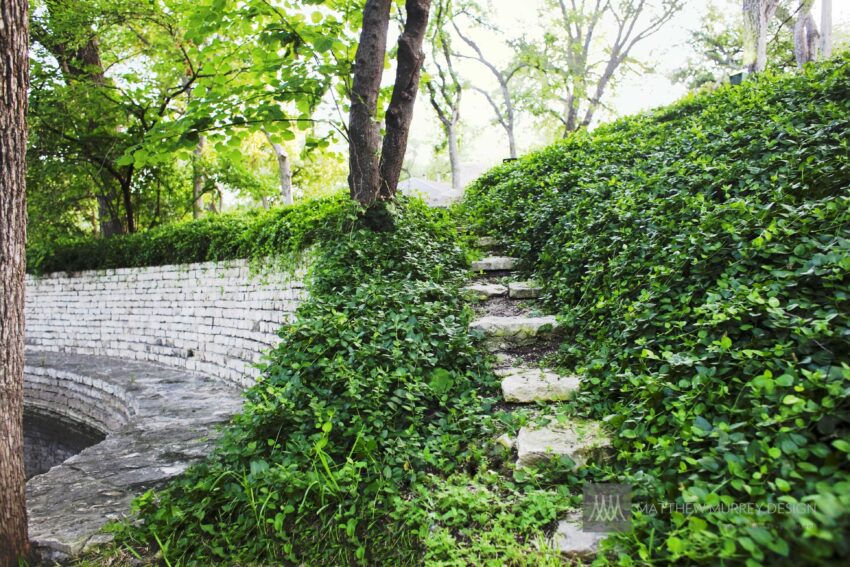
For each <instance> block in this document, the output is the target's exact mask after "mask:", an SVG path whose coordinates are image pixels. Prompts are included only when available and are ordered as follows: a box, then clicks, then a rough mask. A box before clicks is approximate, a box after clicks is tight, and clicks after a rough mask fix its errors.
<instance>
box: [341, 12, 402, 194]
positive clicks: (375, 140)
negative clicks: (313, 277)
mask: <svg viewBox="0 0 850 567" xmlns="http://www.w3.org/2000/svg"><path fill="white" fill-rule="evenodd" d="M391 4H392V0H367V1H366V6H365V7H364V8H363V29H362V31H361V32H360V44H359V45H358V46H357V53H356V54H355V56H354V80H353V83H352V88H351V111H350V112H349V117H348V136H349V151H348V153H349V158H348V166H349V174H348V186H349V188H350V190H351V198H352V199H354V200H356V201H359V202H360V203H363V204H370V203H372V202H373V201H375V200H376V199H377V198H378V194H379V190H380V184H381V178H380V169H379V163H380V151H381V130H380V126H379V125H378V123H377V122H376V121H375V116H376V115H377V112H378V92H379V90H380V88H381V77H382V76H383V73H384V55H385V54H386V51H387V28H388V27H389V21H390V5H391Z"/></svg>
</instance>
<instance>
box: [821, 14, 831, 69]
mask: <svg viewBox="0 0 850 567" xmlns="http://www.w3.org/2000/svg"><path fill="white" fill-rule="evenodd" d="M820 10H821V11H820V51H821V54H822V56H823V58H824V59H829V58H830V57H832V0H823V1H822V2H821V8H820Z"/></svg>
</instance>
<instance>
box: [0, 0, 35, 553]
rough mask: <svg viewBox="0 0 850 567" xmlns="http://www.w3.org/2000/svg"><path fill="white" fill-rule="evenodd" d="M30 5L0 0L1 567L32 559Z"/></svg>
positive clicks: (24, 2) (14, 0)
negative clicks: (28, 444) (27, 379)
mask: <svg viewBox="0 0 850 567" xmlns="http://www.w3.org/2000/svg"><path fill="white" fill-rule="evenodd" d="M28 21H29V20H28V17H27V0H2V2H0V166H2V172H3V174H2V175H0V288H2V293H0V342H2V344H0V365H2V374H0V567H12V566H17V565H18V564H19V560H24V559H26V558H27V556H28V555H29V543H28V541H27V509H26V480H25V473H24V441H23V408H24V269H25V266H26V262H25V252H24V245H25V241H26V219H27V217H26V193H25V182H26V181H25V180H26V175H25V174H26V139H27V124H26V109H27V81H28V69H29V60H28V59H27V48H28V46H29V37H28Z"/></svg>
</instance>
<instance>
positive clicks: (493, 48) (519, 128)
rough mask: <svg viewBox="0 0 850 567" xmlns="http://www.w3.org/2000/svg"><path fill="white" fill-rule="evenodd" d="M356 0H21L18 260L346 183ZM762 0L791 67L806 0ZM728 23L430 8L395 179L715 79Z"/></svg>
mask: <svg viewBox="0 0 850 567" xmlns="http://www.w3.org/2000/svg"><path fill="white" fill-rule="evenodd" d="M361 4H362V2H358V1H357V0H329V1H316V0H304V1H298V0H278V1H274V2H272V1H267V0H247V1H246V2H238V3H237V2H232V1H229V0H201V1H197V2H186V1H183V0H145V1H141V2H139V1H128V0H87V1H85V2H71V1H69V0H35V1H34V2H33V3H32V15H31V19H32V34H31V38H32V49H31V62H32V80H31V94H30V111H29V116H30V119H29V120H30V142H29V151H28V181H29V182H28V199H29V203H28V213H29V219H30V221H29V242H30V250H31V251H32V252H31V254H36V255H37V254H38V252H37V249H38V248H39V247H40V246H44V245H46V244H47V243H55V242H57V241H60V240H67V239H74V238H79V237H87V236H104V237H108V236H111V235H114V234H121V233H133V232H139V231H145V230H149V229H151V228H153V227H156V226H159V225H162V224H168V223H173V222H179V221H183V220H186V219H190V218H193V217H194V218H198V217H200V216H203V215H212V214H219V213H221V212H224V211H227V210H233V209H240V208H242V209H244V208H249V209H250V208H268V207H269V206H271V205H273V204H276V203H282V204H288V203H291V202H293V200H301V199H308V198H312V197H316V196H320V195H323V194H328V193H332V192H334V191H337V190H339V189H342V188H343V187H345V185H346V176H347V170H348V167H347V163H346V159H345V152H346V147H345V144H346V142H347V139H348V136H347V127H346V124H345V123H346V118H347V115H348V109H349V106H348V104H349V103H348V94H349V91H350V86H351V85H350V82H351V79H350V70H351V66H352V63H353V58H354V51H355V49H356V41H357V32H358V30H359V28H360V21H359V19H360V18H362V11H361V8H362V6H361ZM768 4H770V2H768ZM773 4H775V6H774V10H775V12H776V14H775V17H772V18H770V19H769V22H768V31H767V38H768V41H767V48H768V51H769V55H770V56H769V59H768V61H769V64H770V65H771V66H774V67H778V68H792V67H794V66H795V64H796V60H795V53H794V33H793V32H794V29H795V26H796V22H798V21H801V20H803V18H802V15H803V14H804V13H811V10H812V7H813V6H812V4H813V3H812V2H803V3H802V4H801V3H799V2H798V1H797V0H786V1H783V2H778V3H776V2H774V3H773ZM814 8H816V9H817V8H818V7H817V6H814ZM402 13H403V12H402V11H401V10H398V11H397V12H396V18H397V21H398V25H399V26H400V25H401V21H400V20H401V18H402V15H401V14H402ZM815 15H816V16H817V14H815ZM845 16H848V14H845V13H844V12H843V11H842V9H841V8H840V7H839V8H838V9H837V11H836V16H835V22H834V24H833V26H832V27H833V30H834V31H833V40H832V41H833V43H835V44H841V43H842V42H843V41H844V37H845V36H846V32H847V22H846V19H847V18H846V17H845ZM743 22H744V17H743V14H742V12H741V10H740V5H739V3H738V2H729V1H724V0H712V1H709V2H688V3H684V2H681V1H679V0H657V1H654V2H649V1H638V0H621V1H618V2H609V1H602V0H584V1H582V2H565V1H563V0H535V1H534V2H530V3H527V4H526V3H524V6H523V9H522V11H521V12H520V11H519V10H518V8H517V6H516V5H514V4H513V3H505V2H494V1H492V0H489V1H488V0H440V1H438V2H435V5H434V6H433V8H432V17H431V24H430V29H429V32H428V36H429V37H428V38H427V41H426V52H427V53H426V61H425V63H424V72H423V80H422V84H421V91H422V96H421V97H420V100H419V102H418V105H417V107H416V115H415V118H414V125H413V128H412V131H413V138H412V140H411V147H410V149H409V151H408V156H407V161H406V166H405V171H404V172H403V175H402V178H403V179H404V178H406V177H411V176H417V177H426V178H430V179H436V180H440V179H445V180H446V181H448V180H451V184H452V185H453V186H454V187H455V188H459V187H460V186H462V185H464V184H465V183H467V182H468V181H470V180H471V178H472V177H474V176H475V175H476V174H479V173H481V172H482V171H483V170H484V169H486V168H487V167H489V166H492V165H494V164H496V163H498V162H500V161H501V160H502V159H504V158H509V157H516V156H517V155H519V154H520V153H523V152H527V151H528V150H530V149H534V148H538V147H542V146H544V145H546V144H548V143H551V142H552V141H555V140H556V139H558V138H561V137H563V136H565V135H566V134H567V133H569V132H571V131H574V130H576V129H579V128H584V127H593V126H594V125H596V124H597V123H599V121H600V120H601V119H609V118H611V117H614V116H617V115H620V114H623V113H628V112H634V111H637V110H642V109H644V108H647V107H650V106H657V105H659V104H661V103H666V102H670V101H671V100H673V99H674V98H676V97H679V96H681V95H682V94H684V93H685V92H686V91H687V90H688V89H690V90H700V89H710V88H712V87H714V86H716V85H718V84H721V83H723V82H725V81H726V80H727V78H728V76H729V75H730V74H733V73H735V72H737V71H739V70H740V69H742V68H743V67H744V64H743V61H742V59H743V55H744V43H745V42H744V33H743V32H744V26H743ZM821 25H822V22H821ZM662 30H663V31H662ZM670 38H678V40H677V41H673V42H671V41H670ZM685 54H689V55H687V57H685ZM392 61H393V54H392V53H391V54H389V56H388V61H387V66H391V62H392ZM382 94H383V96H384V97H385V98H386V97H388V95H389V85H387V86H386V88H385V90H384V91H383V93H382Z"/></svg>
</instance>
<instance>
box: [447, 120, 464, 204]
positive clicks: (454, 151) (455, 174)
mask: <svg viewBox="0 0 850 567" xmlns="http://www.w3.org/2000/svg"><path fill="white" fill-rule="evenodd" d="M446 135H447V137H448V143H449V164H450V165H451V168H452V189H460V186H461V181H460V155H459V151H458V147H457V122H454V123H453V124H452V125H451V126H449V128H447V129H446Z"/></svg>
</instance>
